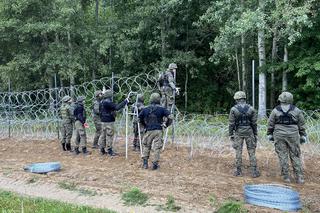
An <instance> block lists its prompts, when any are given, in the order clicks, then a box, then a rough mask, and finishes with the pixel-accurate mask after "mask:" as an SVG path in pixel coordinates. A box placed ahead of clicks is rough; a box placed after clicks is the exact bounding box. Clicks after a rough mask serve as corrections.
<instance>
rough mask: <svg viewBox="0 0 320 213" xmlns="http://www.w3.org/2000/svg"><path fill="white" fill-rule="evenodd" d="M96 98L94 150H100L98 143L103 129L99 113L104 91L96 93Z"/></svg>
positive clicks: (93, 110)
mask: <svg viewBox="0 0 320 213" xmlns="http://www.w3.org/2000/svg"><path fill="white" fill-rule="evenodd" d="M94 96H95V100H94V102H93V108H92V118H93V123H94V126H95V128H96V132H95V134H94V138H93V144H92V148H93V149H97V148H98V141H99V137H100V135H101V129H102V127H101V119H100V113H99V106H100V102H101V99H102V91H101V90H97V91H96V92H95V93H94Z"/></svg>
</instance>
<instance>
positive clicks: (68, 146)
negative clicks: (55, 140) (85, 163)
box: [66, 143, 72, 152]
mask: <svg viewBox="0 0 320 213" xmlns="http://www.w3.org/2000/svg"><path fill="white" fill-rule="evenodd" d="M66 150H67V151H70V152H71V151H72V150H71V144H70V143H66Z"/></svg>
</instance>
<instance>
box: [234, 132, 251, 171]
mask: <svg viewBox="0 0 320 213" xmlns="http://www.w3.org/2000/svg"><path fill="white" fill-rule="evenodd" d="M244 141H245V142H246V144H247V150H248V154H249V160H250V166H251V168H252V169H255V168H256V167H257V159H256V147H257V142H256V140H255V137H254V136H253V135H250V136H237V135H236V136H235V138H234V141H233V144H232V147H233V148H234V149H235V151H236V160H235V167H236V168H241V166H242V149H243V143H244Z"/></svg>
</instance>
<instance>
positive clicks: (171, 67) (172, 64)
mask: <svg viewBox="0 0 320 213" xmlns="http://www.w3.org/2000/svg"><path fill="white" fill-rule="evenodd" d="M168 69H169V70H170V71H174V70H176V69H178V67H177V64H175V63H171V64H169V67H168Z"/></svg>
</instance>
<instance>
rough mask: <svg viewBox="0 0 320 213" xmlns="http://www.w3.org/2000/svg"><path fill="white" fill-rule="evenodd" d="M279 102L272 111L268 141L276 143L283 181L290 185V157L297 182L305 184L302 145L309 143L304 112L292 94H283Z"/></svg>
mask: <svg viewBox="0 0 320 213" xmlns="http://www.w3.org/2000/svg"><path fill="white" fill-rule="evenodd" d="M278 101H279V102H280V105H279V106H277V107H276V108H274V109H273V110H272V112H271V115H270V117H269V121H268V131H267V135H268V139H269V140H270V141H274V146H275V151H276V153H277V154H278V158H279V163H280V167H281V176H282V178H283V181H284V182H287V183H290V177H289V168H288V167H289V163H288V155H289V157H290V159H291V164H292V167H293V171H294V173H295V177H296V182H297V183H299V184H303V183H304V178H303V170H302V164H301V150H300V143H301V144H303V143H305V142H306V141H307V134H306V129H305V120H304V116H303V113H302V111H301V110H299V109H298V108H297V107H296V106H294V105H293V104H292V103H293V95H292V94H291V93H289V92H282V93H281V94H280V95H279V98H278Z"/></svg>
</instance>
